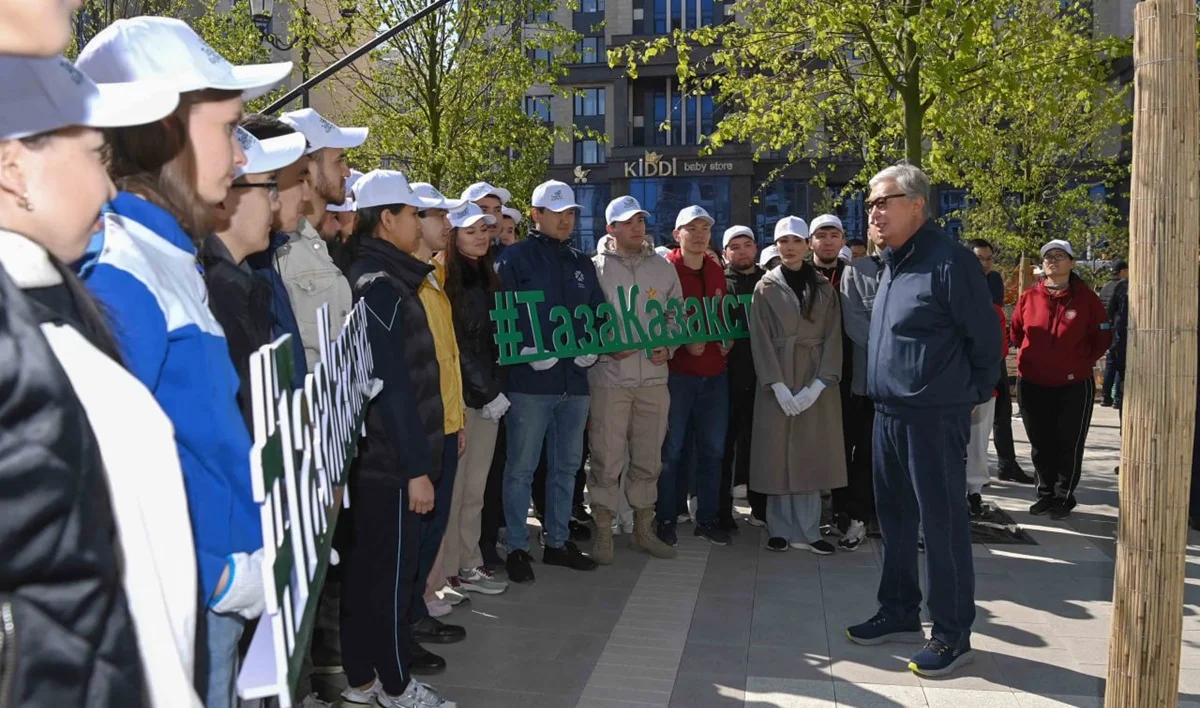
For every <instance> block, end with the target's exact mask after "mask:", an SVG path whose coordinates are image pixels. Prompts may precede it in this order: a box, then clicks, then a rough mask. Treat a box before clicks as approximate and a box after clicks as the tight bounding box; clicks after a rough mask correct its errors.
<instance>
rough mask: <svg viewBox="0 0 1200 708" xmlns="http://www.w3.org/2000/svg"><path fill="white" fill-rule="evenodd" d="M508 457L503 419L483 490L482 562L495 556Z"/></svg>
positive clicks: (501, 520) (498, 538)
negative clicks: (505, 466) (505, 465)
mask: <svg viewBox="0 0 1200 708" xmlns="http://www.w3.org/2000/svg"><path fill="white" fill-rule="evenodd" d="M507 459H508V435H507V433H505V430H504V419H503V418H501V419H500V429H499V432H498V433H497V434H496V451H495V452H494V453H492V466H491V468H489V469H488V478H487V486H486V487H484V490H483V511H482V512H481V514H480V522H479V551H480V553H482V554H483V560H484V562H487V561H488V559H489V558H496V557H497V553H496V544H497V543H499V542H500V527H501V526H503V525H504V464H505V460H507Z"/></svg>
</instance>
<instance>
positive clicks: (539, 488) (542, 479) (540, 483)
mask: <svg viewBox="0 0 1200 708" xmlns="http://www.w3.org/2000/svg"><path fill="white" fill-rule="evenodd" d="M588 450H591V447H589V440H588V429H587V428H586V427H585V428H584V429H583V456H582V457H580V458H579V471H577V472H576V473H575V496H574V498H573V499H572V500H571V509H572V510H574V509H575V508H576V507H580V506H583V484H584V482H586V481H587V467H586V465H587V459H588ZM530 491H531V492H532V494H531V495H530V496H531V497H532V498H533V509H534V511H536V512H537V515H538V518H539V519H542V518H545V517H546V443H542V457H541V459H540V460H538V466H537V469H535V470H534V471H533V487H532V488H531V489H530Z"/></svg>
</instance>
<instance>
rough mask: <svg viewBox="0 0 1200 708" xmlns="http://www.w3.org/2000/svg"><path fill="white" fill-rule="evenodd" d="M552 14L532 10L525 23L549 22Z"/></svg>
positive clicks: (548, 11)
mask: <svg viewBox="0 0 1200 708" xmlns="http://www.w3.org/2000/svg"><path fill="white" fill-rule="evenodd" d="M551 15H552V12H551V11H550V10H533V11H531V12H530V13H529V15H528V16H527V17H526V20H525V21H526V22H534V23H537V22H549V21H550V19H551Z"/></svg>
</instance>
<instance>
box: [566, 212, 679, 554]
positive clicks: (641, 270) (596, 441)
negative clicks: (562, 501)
mask: <svg viewBox="0 0 1200 708" xmlns="http://www.w3.org/2000/svg"><path fill="white" fill-rule="evenodd" d="M647 216H649V212H646V211H645V210H643V209H642V207H641V205H640V204H638V201H637V200H636V199H634V198H633V197H619V198H617V199H614V200H613V201H612V202H610V203H609V205H608V208H607V209H605V210H604V217H605V219H606V220H607V221H608V234H609V235H608V236H605V237H604V238H602V239H600V244H599V246H598V250H599V252H598V253H597V254H596V256H595V257H594V258H593V259H592V262H593V263H595V264H596V275H597V277H599V279H600V287H602V288H603V289H604V294H605V296H606V297H607V298H608V301H609V302H610V303H612V305H613V307H615V308H617V310H618V311H620V310H621V309H622V306H623V304H624V303H623V302H622V300H625V299H626V298H625V294H627V293H629V292H630V291H631V289H633V288H637V289H638V290H640V291H641V292H642V293H644V294H645V296H646V297H647V298H649V299H652V300H657V301H658V302H660V303H663V304H665V303H666V302H667V301H668V300H670V299H681V298H682V290H681V288H680V285H679V276H678V274H676V272H675V268H674V267H672V266H671V264H670V263H668V262H667V261H665V260H663V259H662V258H659V257H658V256H657V255H656V254H655V253H654V249H653V248H652V247H651V245H650V241H649V239H647V238H646V217H647ZM619 289H621V290H620V292H619ZM650 320H651V316H650V313H649V312H647V311H646V310H641V311H639V312H638V321H639V322H640V324H641V326H642V327H647V326H649V324H650ZM667 323H668V324H667V326H668V327H670V326H673V325H674V324H675V323H674V317H668V318H667ZM673 353H674V352H673V351H672V348H671V347H665V346H659V347H655V348H653V349H649V350H646V349H630V350H628V351H623V352H614V353H613V354H606V355H604V356H601V357H600V361H599V362H597V364H596V365H595V366H593V367H592V370H591V371H589V372H588V383H590V384H591V388H592V409H591V421H592V422H591V431H590V435H589V441H590V443H591V452H592V466H591V472H590V473H589V474H588V482H587V483H588V489H589V490H591V493H592V516H593V517H594V518H595V520H596V541H595V546H594V550H593V552H592V557H593V558H595V559H596V562H598V563H603V564H606V565H607V564H609V563H612V562H613V530H612V522H613V515H614V513H616V511H617V507H618V502H619V497H618V495H619V494H620V486H619V480H620V477H621V473H622V471H623V470H624V471H625V474H626V475H627V477H626V479H625V497H626V499H627V500H628V501H629V506H631V507H633V510H634V512H633V513H634V527H633V543H632V545H633V547H634V548H638V549H641V550H644V551H646V552H648V553H649V554H650V555H652V556H654V557H656V558H674V557H675V549H674V548H672V547H671V546H668V545H667V544H665V543H663V542H662V541H660V540H659V539H658V537H657V536H655V533H654V502H655V500H656V498H657V496H658V477H659V473H660V472H661V471H662V445H663V440H664V438H665V437H666V434H667V414H668V412H669V409H670V406H671V398H670V394H669V393H668V392H667V360H668V359H669V358H670V357H671V354H673Z"/></svg>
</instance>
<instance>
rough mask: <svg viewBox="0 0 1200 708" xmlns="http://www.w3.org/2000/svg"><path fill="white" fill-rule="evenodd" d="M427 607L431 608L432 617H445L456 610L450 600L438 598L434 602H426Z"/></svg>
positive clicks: (430, 614)
mask: <svg viewBox="0 0 1200 708" xmlns="http://www.w3.org/2000/svg"><path fill="white" fill-rule="evenodd" d="M425 609H427V610H429V616H430V617H445V616H446V615H448V614H450V613H451V612H453V611H454V608H453V607H451V606H450V603H449V602H446V601H445V600H439V599H436V598H435V599H434V600H433V601H432V602H426V603H425Z"/></svg>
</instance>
